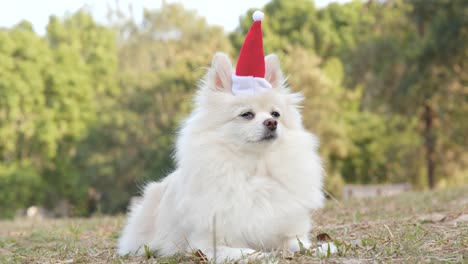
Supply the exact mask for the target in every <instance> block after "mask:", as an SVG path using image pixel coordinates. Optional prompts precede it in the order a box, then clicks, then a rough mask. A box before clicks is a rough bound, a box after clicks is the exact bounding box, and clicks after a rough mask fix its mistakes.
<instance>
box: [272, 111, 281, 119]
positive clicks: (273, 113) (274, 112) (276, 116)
mask: <svg viewBox="0 0 468 264" xmlns="http://www.w3.org/2000/svg"><path fill="white" fill-rule="evenodd" d="M271 116H272V117H275V118H278V117H280V116H281V115H280V113H278V112H276V111H273V112H271Z"/></svg>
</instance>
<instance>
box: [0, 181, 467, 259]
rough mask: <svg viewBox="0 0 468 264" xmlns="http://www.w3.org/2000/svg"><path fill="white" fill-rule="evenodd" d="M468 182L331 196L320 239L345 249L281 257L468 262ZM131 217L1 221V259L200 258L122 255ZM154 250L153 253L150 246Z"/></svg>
mask: <svg viewBox="0 0 468 264" xmlns="http://www.w3.org/2000/svg"><path fill="white" fill-rule="evenodd" d="M467 218H468V186H464V187H460V188H457V189H450V190H444V191H437V192H411V193H406V194H403V195H399V196H394V197H379V198H373V199H361V200H357V199H356V200H349V201H340V202H337V201H329V202H328V203H327V205H326V206H325V208H323V209H322V210H320V211H317V212H315V213H314V217H313V219H314V221H315V228H314V230H313V231H312V233H311V237H312V238H314V243H316V244H317V243H318V242H317V239H315V237H316V236H317V235H318V234H320V233H326V234H328V235H329V236H330V237H331V239H332V240H333V241H334V242H335V244H336V245H337V246H338V253H336V254H333V255H330V256H326V255H322V256H317V254H316V253H315V251H314V250H301V252H300V253H296V254H294V255H291V254H290V255H285V256H278V257H276V258H275V262H279V263H382V262H383V263H387V262H392V263H426V262H431V263H467V260H468V219H467ZM124 220H125V219H124V217H123V216H119V217H108V216H104V217H94V218H90V219H84V218H72V219H50V220H43V221H31V220H17V221H0V227H1V228H0V263H180V262H188V263H200V262H203V259H202V257H201V255H203V254H202V253H200V252H196V253H193V254H191V255H187V256H177V257H173V258H170V259H158V258H155V257H150V258H147V257H119V256H117V255H116V253H115V245H116V241H117V238H118V235H119V232H120V230H121V228H122V225H123V223H124ZM148 254H150V255H151V253H150V252H148Z"/></svg>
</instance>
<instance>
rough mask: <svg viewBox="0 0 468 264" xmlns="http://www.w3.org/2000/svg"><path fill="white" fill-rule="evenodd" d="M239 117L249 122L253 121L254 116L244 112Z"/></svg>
mask: <svg viewBox="0 0 468 264" xmlns="http://www.w3.org/2000/svg"><path fill="white" fill-rule="evenodd" d="M241 116H242V117H243V118H245V119H249V120H251V119H254V117H255V114H254V113H252V112H245V113H243V114H242V115H241Z"/></svg>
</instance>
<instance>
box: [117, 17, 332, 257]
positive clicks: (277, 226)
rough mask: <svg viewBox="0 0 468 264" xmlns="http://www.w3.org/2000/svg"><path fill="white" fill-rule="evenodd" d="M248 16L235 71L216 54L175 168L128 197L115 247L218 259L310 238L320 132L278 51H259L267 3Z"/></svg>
mask: <svg viewBox="0 0 468 264" xmlns="http://www.w3.org/2000/svg"><path fill="white" fill-rule="evenodd" d="M253 19H254V21H255V22H254V23H253V24H252V27H251V28H250V30H249V32H248V34H247V37H246V39H245V42H244V44H243V46H242V50H241V52H240V55H239V60H238V62H237V66H236V70H235V72H234V69H233V66H232V64H231V61H230V60H229V58H228V57H227V56H226V55H224V54H222V53H218V54H216V55H215V56H214V58H213V61H212V64H211V68H210V69H209V70H208V73H207V74H206V76H205V78H204V79H203V81H202V83H201V85H200V89H199V91H198V94H197V96H196V99H195V109H194V111H193V112H192V114H191V115H190V117H189V118H188V119H187V120H186V121H185V123H184V124H183V126H182V128H181V130H180V135H179V138H178V140H177V146H176V155H175V158H176V162H177V169H176V170H175V171H174V172H173V173H171V174H170V175H169V176H167V177H166V178H165V179H164V180H162V181H161V182H154V183H150V184H149V185H147V186H146V188H145V190H144V194H143V198H142V199H141V201H140V202H139V203H137V204H135V205H133V206H132V208H131V209H130V215H129V218H128V222H127V225H126V226H125V229H124V230H123V234H122V236H121V237H120V241H119V249H118V251H119V253H120V254H122V255H123V254H144V252H145V248H146V247H147V248H149V249H150V250H152V251H156V252H157V255H159V256H164V257H167V256H172V255H174V254H177V253H185V252H190V251H195V250H201V252H202V253H203V254H205V255H206V256H207V257H208V258H209V259H210V260H214V261H215V262H224V261H226V260H240V259H243V258H246V259H247V260H250V259H256V258H258V257H263V256H267V255H268V253H267V252H269V251H273V250H278V249H280V250H289V251H293V252H294V251H298V250H299V249H300V243H299V241H300V242H301V243H302V245H303V246H304V247H310V246H311V242H310V240H309V237H308V235H309V232H310V229H311V219H310V215H311V211H312V210H314V209H317V208H319V207H321V206H322V204H323V200H324V196H323V192H322V181H323V169H322V164H321V160H320V157H319V156H318V154H317V151H318V140H317V139H316V138H315V137H314V136H313V135H312V134H310V133H309V132H307V131H306V130H305V129H304V127H303V125H302V118H301V114H300V112H299V110H298V104H299V103H300V101H301V100H302V96H301V95H300V94H297V93H292V92H291V91H290V90H289V88H287V87H286V85H285V79H284V78H283V74H282V71H281V68H280V65H279V60H278V57H277V56H276V55H269V56H266V57H264V55H263V39H262V32H261V21H262V19H263V13H262V12H260V11H256V12H255V13H254V14H253ZM298 240H299V241H298Z"/></svg>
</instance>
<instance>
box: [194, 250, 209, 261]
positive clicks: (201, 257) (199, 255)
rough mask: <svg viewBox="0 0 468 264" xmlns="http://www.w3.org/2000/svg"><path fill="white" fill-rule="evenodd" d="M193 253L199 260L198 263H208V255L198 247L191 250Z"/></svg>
mask: <svg viewBox="0 0 468 264" xmlns="http://www.w3.org/2000/svg"><path fill="white" fill-rule="evenodd" d="M193 255H194V256H195V257H196V258H197V259H198V261H200V263H208V257H207V256H206V255H205V254H204V253H203V251H201V250H200V249H197V250H196V251H195V252H193Z"/></svg>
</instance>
